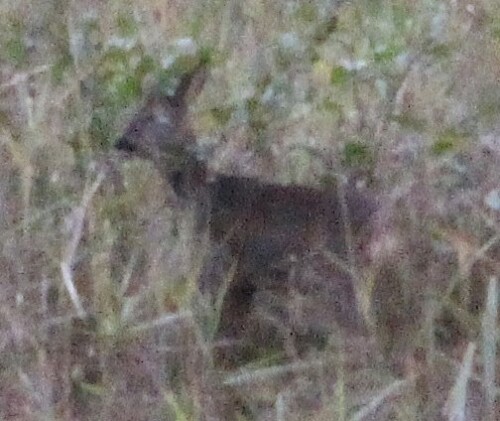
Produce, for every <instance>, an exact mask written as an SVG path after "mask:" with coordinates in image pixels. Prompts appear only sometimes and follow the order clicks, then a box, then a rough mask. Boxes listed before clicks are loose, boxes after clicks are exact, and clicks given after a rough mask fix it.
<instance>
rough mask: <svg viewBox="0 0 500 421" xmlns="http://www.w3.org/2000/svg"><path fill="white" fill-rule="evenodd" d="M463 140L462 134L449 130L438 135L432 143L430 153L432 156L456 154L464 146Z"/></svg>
mask: <svg viewBox="0 0 500 421" xmlns="http://www.w3.org/2000/svg"><path fill="white" fill-rule="evenodd" d="M464 141H465V138H464V134H463V133H459V132H457V131H456V130H453V129H449V130H445V131H444V132H442V133H440V134H438V136H437V138H436V140H435V141H434V143H433V145H432V148H431V151H432V153H433V154H434V155H438V156H439V155H444V154H446V153H449V152H457V151H458V150H459V149H460V148H461V147H462V146H463V144H464Z"/></svg>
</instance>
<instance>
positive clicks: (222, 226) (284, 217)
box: [115, 70, 374, 337]
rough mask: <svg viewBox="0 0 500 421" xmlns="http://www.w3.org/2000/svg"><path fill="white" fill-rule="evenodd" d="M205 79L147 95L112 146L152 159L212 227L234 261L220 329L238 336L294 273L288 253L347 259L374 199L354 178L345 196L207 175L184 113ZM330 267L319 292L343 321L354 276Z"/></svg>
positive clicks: (212, 235) (202, 227) (190, 78)
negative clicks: (263, 298) (259, 302)
mask: <svg viewBox="0 0 500 421" xmlns="http://www.w3.org/2000/svg"><path fill="white" fill-rule="evenodd" d="M203 78H204V75H203V71H199V70H196V71H194V72H192V73H190V74H187V75H185V76H184V77H183V78H182V79H181V80H180V83H179V86H178V88H177V90H176V91H175V93H174V94H173V95H153V96H152V97H150V98H149V100H148V101H147V102H146V105H145V106H144V107H143V108H142V109H141V110H140V111H139V112H138V113H137V115H136V117H135V118H134V119H133V121H132V122H131V123H130V124H129V126H128V128H127V130H126V131H125V133H124V135H123V136H122V137H121V138H120V139H119V140H118V141H117V143H116V145H115V147H116V148H117V149H119V150H121V151H124V152H127V153H128V154H129V155H130V156H132V157H133V156H136V157H140V158H143V159H148V160H151V161H152V162H153V163H154V165H155V166H156V168H157V169H158V170H159V171H160V172H161V174H162V176H163V177H164V178H165V179H166V180H168V182H169V184H170V186H171V187H172V189H173V191H174V192H175V194H176V195H177V197H178V198H179V199H180V201H181V202H184V203H186V204H187V206H189V207H190V208H191V209H193V210H194V212H195V214H196V227H197V228H196V229H197V230H198V231H199V232H201V231H204V232H206V233H207V235H208V238H209V241H210V244H211V245H212V247H213V248H214V249H218V250H219V253H222V255H223V256H222V257H223V260H225V261H226V263H229V265H226V267H227V266H230V265H231V264H233V263H235V264H236V268H235V273H234V276H233V279H232V281H231V284H230V287H229V290H228V292H227V293H226V296H225V299H224V300H225V303H224V305H223V310H222V315H221V327H220V334H222V335H224V336H231V337H241V335H242V334H243V335H244V333H242V332H241V330H245V329H249V328H250V327H249V326H247V325H245V323H244V319H245V317H246V316H247V313H248V312H249V311H250V309H251V307H252V305H253V303H252V300H253V299H254V297H255V295H256V294H257V293H258V292H259V291H262V290H267V289H271V290H272V289H275V290H280V288H281V291H283V290H284V287H283V285H284V284H286V283H287V282H288V281H289V278H290V261H289V257H290V256H296V257H299V258H301V257H303V256H305V255H307V254H312V252H314V251H319V250H321V249H322V248H324V249H327V250H329V251H330V252H332V254H335V255H336V256H338V257H339V259H340V260H341V261H342V260H346V259H347V255H348V246H347V245H346V227H350V228H351V230H352V233H353V237H354V238H356V237H357V235H358V234H359V232H361V231H362V230H363V229H365V228H366V227H367V226H368V225H369V220H370V215H371V214H372V212H373V211H374V201H373V200H372V198H371V196H370V195H369V194H367V193H364V192H362V191H359V190H358V189H357V188H356V187H355V186H354V184H348V185H347V186H346V188H345V189H344V190H345V197H344V199H342V200H344V202H342V200H341V199H340V198H339V194H338V192H337V190H336V189H333V190H323V189H319V188H312V187H305V186H298V185H277V184H271V183H264V182H262V181H259V180H257V179H252V178H246V177H237V176H228V175H223V174H217V175H215V176H214V177H212V178H211V179H209V178H208V177H207V170H206V165H205V163H204V162H203V161H202V160H200V159H199V158H198V157H197V156H196V153H195V137H194V135H193V133H192V132H191V130H190V128H189V124H188V123H187V118H186V117H187V96H188V91H193V90H196V89H199V86H200V85H201V83H202V81H203ZM343 203H345V205H346V206H344V205H343ZM344 213H347V215H344ZM346 219H347V220H348V223H347V224H346ZM354 248H356V242H354ZM215 253H218V252H217V251H215ZM213 256H214V255H213ZM213 256H212V257H213ZM208 263H209V264H210V262H208ZM323 266H325V265H323ZM326 266H328V267H327V268H326V269H325V268H324V267H323V269H322V270H326V274H322V279H323V280H324V282H323V284H324V285H330V286H331V288H327V289H326V290H325V292H324V295H325V296H324V297H322V298H324V301H325V302H326V306H327V307H331V308H330V310H332V311H333V312H334V313H335V312H336V313H340V314H339V316H340V317H341V318H343V319H344V320H345V319H349V320H350V321H353V320H355V319H356V317H357V315H356V312H357V310H356V308H357V307H356V303H355V299H354V291H353V286H352V281H351V280H350V279H349V278H348V277H347V278H346V273H345V271H344V272H342V270H339V268H333V266H335V265H333V264H332V265H326ZM207 282H208V283H210V282H214V280H213V279H209V280H208V281H207ZM320 289H321V288H320ZM315 291H318V289H317V288H316V289H315ZM320 293H321V292H320ZM320 311H321V310H320ZM318 316H319V318H321V317H322V316H321V315H319V314H318Z"/></svg>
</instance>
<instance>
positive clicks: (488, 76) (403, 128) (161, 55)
mask: <svg viewBox="0 0 500 421" xmlns="http://www.w3.org/2000/svg"><path fill="white" fill-rule="evenodd" d="M0 21H1V27H2V31H1V33H0V93H1V96H2V100H1V101H0V180H1V182H0V236H1V241H0V252H1V253H0V269H1V270H0V291H1V294H0V418H2V419H8V420H31V419H33V420H40V419H43V420H52V419H61V420H62V419H64V420H66V419H68V420H73V419H74V420H86V419H113V418H115V419H120V420H197V419H207V420H209V419H210V420H217V419H230V420H232V419H240V420H295V419H296V420H304V419H308V420H326V419H335V420H365V419H369V420H372V419H373V420H387V419H391V420H421V419H428V420H433V419H436V420H440V419H445V420H482V419H489V420H495V419H500V416H499V415H498V414H499V413H500V412H499V411H500V408H499V406H498V404H497V401H498V386H497V377H498V375H497V370H496V367H497V365H498V358H497V356H496V348H497V340H498V334H497V324H498V322H497V299H498V293H497V277H498V274H499V272H500V271H499V261H500V259H499V257H500V244H499V238H500V213H499V212H500V181H499V180H500V178H499V163H500V124H499V122H498V121H499V120H498V117H497V115H498V111H499V110H500V84H499V78H500V7H499V6H498V4H497V3H496V2H495V1H492V0H482V1H481V0H478V1H475V2H464V1H453V0H448V1H441V0H432V1H430V0H424V1H420V2H411V1H406V0H394V1H383V0H375V1H374V0H359V1H356V0H354V1H349V2H343V1H331V0H330V1H325V0H312V1H308V2H302V1H283V0H275V1H273V2H265V1H262V0H246V1H235V0H228V1H220V0H203V1H191V0H184V1H175V0H164V1H158V0H144V1H141V2H132V1H118V0H117V1H107V2H106V1H96V0H94V1H90V0H88V1H87V0H83V1H60V0H50V1H44V2H28V1H25V0H19V1H5V0H4V1H2V2H1V8H0ZM200 57H204V58H205V59H207V61H208V62H209V65H208V68H209V72H208V74H209V76H208V78H207V81H206V82H205V85H204V88H203V90H202V91H201V92H200V94H199V95H197V96H196V98H195V99H194V100H193V101H192V103H191V104H190V121H191V123H190V124H191V125H192V127H193V130H194V131H195V133H196V137H197V145H198V147H199V148H200V150H201V151H204V152H203V153H204V154H205V156H206V157H208V158H206V159H207V162H208V166H209V170H210V172H211V173H213V174H217V173H224V174H230V175H237V176H248V177H255V178H258V179H260V180H262V181H263V182H268V183H270V182H273V183H279V184H301V185H308V186H315V187H317V188H321V187H322V186H324V183H326V182H327V180H328V179H329V178H331V177H339V176H340V177H345V178H352V177H355V178H356V179H357V180H359V182H360V183H363V184H364V185H365V186H366V187H367V188H368V189H370V191H372V192H373V193H374V194H375V196H376V197H377V203H378V211H377V215H376V216H374V217H373V221H370V223H371V224H372V225H373V235H372V236H371V237H370V238H368V239H366V244H365V245H364V249H365V250H367V252H366V254H367V259H366V262H362V263H360V264H359V265H358V266H357V267H356V274H357V276H356V280H355V285H356V293H357V300H356V303H357V304H356V305H357V306H358V308H357V309H353V312H358V313H359V314H362V315H363V318H364V323H365V324H366V328H365V329H362V330H353V331H352V332H349V331H345V330H343V331H342V332H341V333H339V334H338V335H335V334H332V335H329V336H328V337H326V338H322V342H323V344H322V346H321V347H313V348H311V349H310V350H308V352H305V353H300V355H296V354H294V352H290V353H288V354H287V355H286V356H283V355H276V354H275V353H274V352H272V350H269V352H266V349H265V348H266V347H265V344H263V345H262V347H261V348H262V349H261V350H260V352H259V353H258V355H256V358H255V359H254V360H253V361H251V362H249V363H248V364H245V365H244V366H241V367H237V368H236V369H231V370H226V369H223V368H221V367H218V366H217V364H214V363H213V358H212V357H213V353H214V351H213V350H214V338H213V334H212V333H213V331H214V329H215V328H214V326H213V325H214V324H216V323H217V322H216V321H213V320H212V321H210V320H209V322H208V323H201V322H200V318H199V317H198V315H199V314H200V312H201V313H203V311H204V310H203V303H200V301H199V299H198V298H197V296H198V288H197V282H198V277H199V272H200V263H199V262H198V261H197V260H196V257H197V256H198V255H199V254H200V250H198V249H197V248H196V247H195V246H194V244H195V243H196V242H193V239H192V237H190V235H189V229H188V228H189V227H186V226H184V225H183V221H182V218H180V217H179V212H178V211H177V212H176V209H175V206H173V204H174V202H175V198H174V197H173V194H172V192H171V191H170V190H169V188H168V186H167V185H166V184H165V182H164V181H163V180H162V179H161V177H160V175H159V174H158V173H157V172H156V171H155V169H154V168H153V166H152V165H151V164H150V163H148V162H141V161H139V160H133V161H127V162H121V160H120V158H119V157H117V156H116V152H114V151H113V143H114V142H115V139H117V138H118V137H119V136H120V134H121V133H123V130H124V129H125V127H126V126H127V121H129V120H130V119H131V118H132V117H133V116H134V113H135V112H136V111H137V109H138V107H140V105H141V102H142V101H143V99H144V97H145V96H146V95H147V94H148V93H151V91H152V90H154V89H155V86H157V83H158V82H160V83H161V84H162V86H165V87H166V89H168V88H169V87H171V89H174V88H175V84H176V80H177V78H178V77H179V76H180V75H182V74H183V73H185V72H186V71H189V70H190V69H192V68H193V66H194V65H195V64H196V63H197V62H199V60H200ZM303 276H306V275H303ZM311 282H312V281H311ZM301 298H303V297H301ZM306 299H307V297H306ZM298 301H300V300H298ZM294 305H297V306H299V304H294V303H289V306H294ZM313 305H314V301H313ZM306 308H307V305H306ZM297 311H299V307H297ZM315 322H316V321H315V320H311V321H308V323H310V324H314V323H315Z"/></svg>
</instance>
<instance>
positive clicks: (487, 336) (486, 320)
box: [482, 277, 498, 420]
mask: <svg viewBox="0 0 500 421" xmlns="http://www.w3.org/2000/svg"><path fill="white" fill-rule="evenodd" d="M497 284H498V281H497V279H496V278H495V277H492V278H491V279H490V282H489V284H488V294H487V297H486V308H485V311H484V315H483V321H482V348H483V349H482V351H483V388H484V395H485V414H486V418H485V419H487V420H494V419H495V373H496V370H495V365H496V341H497V335H496V332H497V329H496V320H497V314H498V298H497V297H498V286H497Z"/></svg>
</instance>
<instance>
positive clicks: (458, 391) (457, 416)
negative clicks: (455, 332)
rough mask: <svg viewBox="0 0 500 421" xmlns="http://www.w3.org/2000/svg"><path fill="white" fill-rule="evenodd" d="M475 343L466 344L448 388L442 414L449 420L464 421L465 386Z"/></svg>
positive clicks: (468, 376)
mask: <svg viewBox="0 0 500 421" xmlns="http://www.w3.org/2000/svg"><path fill="white" fill-rule="evenodd" d="M475 351H476V344H475V343H474V342H470V343H469V345H468V346H467V351H466V352H465V355H464V358H463V361H462V365H461V366H460V372H459V373H458V376H457V378H456V380H455V384H454V385H453V387H452V389H451V390H450V394H449V395H448V400H447V401H446V404H445V407H444V408H443V415H444V416H445V417H446V419H447V420H449V421H464V420H465V419H466V418H465V403H466V400H467V386H468V383H469V379H470V378H471V374H472V363H473V361H474V353H475Z"/></svg>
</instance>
